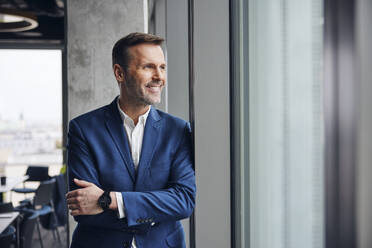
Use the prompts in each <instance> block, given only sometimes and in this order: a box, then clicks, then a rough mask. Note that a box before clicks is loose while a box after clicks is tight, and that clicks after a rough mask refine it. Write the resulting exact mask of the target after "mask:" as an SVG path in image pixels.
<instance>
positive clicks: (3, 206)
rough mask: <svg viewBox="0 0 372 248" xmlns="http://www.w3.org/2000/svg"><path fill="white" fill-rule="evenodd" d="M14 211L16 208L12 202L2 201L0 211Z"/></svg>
mask: <svg viewBox="0 0 372 248" xmlns="http://www.w3.org/2000/svg"><path fill="white" fill-rule="evenodd" d="M13 211H14V208H13V204H12V203H11V202H2V203H0V213H10V212H13Z"/></svg>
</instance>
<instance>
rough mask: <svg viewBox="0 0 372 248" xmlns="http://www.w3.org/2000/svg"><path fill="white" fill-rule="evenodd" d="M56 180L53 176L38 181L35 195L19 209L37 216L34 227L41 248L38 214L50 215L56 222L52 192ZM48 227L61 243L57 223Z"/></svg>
mask: <svg viewBox="0 0 372 248" xmlns="http://www.w3.org/2000/svg"><path fill="white" fill-rule="evenodd" d="M55 182H56V180H55V179H54V178H52V179H49V180H47V181H43V182H41V183H40V185H39V187H38V188H37V189H36V191H35V196H34V198H33V200H32V202H30V203H29V204H28V205H23V206H21V208H20V209H19V210H20V211H21V212H23V213H26V214H35V215H36V216H37V221H36V228H37V231H38V234H39V240H40V246H41V248H43V247H44V246H43V241H42V238H41V232H40V216H45V215H50V216H51V218H54V223H57V217H56V214H55V211H54V204H53V192H54V186H55ZM50 229H52V230H53V237H54V238H55V233H56V234H57V237H58V241H59V242H60V243H61V238H60V236H59V232H58V229H57V225H53V226H52V227H51V228H50Z"/></svg>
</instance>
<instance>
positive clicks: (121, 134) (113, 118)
mask: <svg viewBox="0 0 372 248" xmlns="http://www.w3.org/2000/svg"><path fill="white" fill-rule="evenodd" d="M116 101H117V98H115V100H114V101H113V102H112V103H111V105H110V109H109V111H107V112H106V113H107V114H106V117H107V119H106V128H107V130H108V132H109V133H110V135H111V138H112V139H113V140H114V143H115V145H116V148H117V149H118V150H119V153H120V156H121V157H122V159H123V160H124V164H125V166H126V167H127V170H128V173H129V175H130V177H131V178H132V180H133V182H135V174H136V173H135V170H134V165H133V161H132V157H131V154H130V149H129V144H128V138H127V134H126V132H125V129H124V126H123V120H122V119H121V117H120V113H119V110H118V108H117V102H116Z"/></svg>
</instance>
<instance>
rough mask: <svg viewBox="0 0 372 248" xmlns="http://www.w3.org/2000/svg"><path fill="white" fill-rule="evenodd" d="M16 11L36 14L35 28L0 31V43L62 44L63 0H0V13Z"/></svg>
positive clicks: (63, 23)
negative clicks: (36, 24) (36, 23)
mask: <svg viewBox="0 0 372 248" xmlns="http://www.w3.org/2000/svg"><path fill="white" fill-rule="evenodd" d="M2 11H3V12H7V11H16V12H21V13H25V14H28V15H30V14H31V15H32V16H36V18H37V22H38V26H37V27H36V28H35V29H32V30H28V31H18V32H0V44H63V42H64V33H65V32H64V30H65V29H64V25H65V20H64V17H65V0H0V13H2Z"/></svg>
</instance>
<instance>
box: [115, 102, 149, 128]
mask: <svg viewBox="0 0 372 248" xmlns="http://www.w3.org/2000/svg"><path fill="white" fill-rule="evenodd" d="M119 106H120V108H121V110H123V111H124V113H125V114H127V115H128V116H129V117H130V118H131V119H132V120H133V122H134V125H137V123H138V118H139V117H140V116H141V115H143V114H144V113H146V112H147V111H148V110H149V107H150V105H145V104H133V103H131V102H130V101H128V100H127V99H126V98H125V97H122V96H119Z"/></svg>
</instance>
